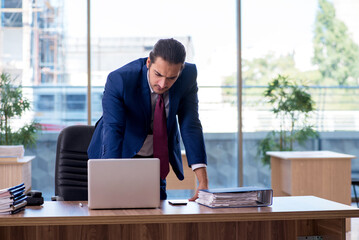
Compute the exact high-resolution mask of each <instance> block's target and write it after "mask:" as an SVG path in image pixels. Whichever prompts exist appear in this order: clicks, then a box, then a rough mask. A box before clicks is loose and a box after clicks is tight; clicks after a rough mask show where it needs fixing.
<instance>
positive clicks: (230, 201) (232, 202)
mask: <svg viewBox="0 0 359 240" xmlns="http://www.w3.org/2000/svg"><path fill="white" fill-rule="evenodd" d="M196 202H197V203H199V204H202V205H204V206H207V207H212V208H218V207H266V206H270V205H272V202H273V190H272V189H270V188H259V187H238V188H221V189H208V190H200V191H199V193H198V199H197V200H196Z"/></svg>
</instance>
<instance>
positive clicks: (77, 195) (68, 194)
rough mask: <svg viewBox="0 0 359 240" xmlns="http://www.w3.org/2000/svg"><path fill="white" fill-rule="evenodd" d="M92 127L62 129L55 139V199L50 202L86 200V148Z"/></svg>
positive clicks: (81, 126)
mask: <svg viewBox="0 0 359 240" xmlns="http://www.w3.org/2000/svg"><path fill="white" fill-rule="evenodd" d="M94 129H95V127H94V126H84V125H76V126H69V127H66V128H64V129H63V130H62V131H61V132H60V135H59V137H58V139H57V150H56V166H55V197H53V198H52V200H64V201H85V200H87V160H88V157H87V148H88V146H89V144H90V141H91V138H92V134H93V132H94Z"/></svg>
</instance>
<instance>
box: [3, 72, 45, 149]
mask: <svg viewBox="0 0 359 240" xmlns="http://www.w3.org/2000/svg"><path fill="white" fill-rule="evenodd" d="M29 109H30V102H29V100H28V99H26V98H25V97H24V96H23V93H22V86H21V85H16V84H15V79H12V78H11V77H10V75H9V74H7V73H2V74H1V75H0V145H24V146H25V147H31V146H34V145H35V143H36V136H37V133H38V131H39V130H41V126H40V124H38V123H36V122H34V121H31V122H30V123H24V124H22V126H21V127H17V129H15V128H14V126H12V122H13V120H14V119H20V118H21V116H23V114H24V113H25V112H26V111H27V110H29Z"/></svg>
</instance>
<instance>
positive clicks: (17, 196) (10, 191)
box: [0, 183, 27, 214]
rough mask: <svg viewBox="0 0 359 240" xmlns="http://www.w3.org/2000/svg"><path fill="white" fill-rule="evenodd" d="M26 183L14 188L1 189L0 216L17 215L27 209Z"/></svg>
mask: <svg viewBox="0 0 359 240" xmlns="http://www.w3.org/2000/svg"><path fill="white" fill-rule="evenodd" d="M24 192H25V185H24V183H22V184H19V185H17V186H14V187H10V188H5V189H0V214H15V213H18V212H20V211H22V210H24V209H25V206H26V204H27V202H26V198H27V197H26V196H25V195H24Z"/></svg>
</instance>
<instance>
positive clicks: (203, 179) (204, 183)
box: [188, 167, 208, 201]
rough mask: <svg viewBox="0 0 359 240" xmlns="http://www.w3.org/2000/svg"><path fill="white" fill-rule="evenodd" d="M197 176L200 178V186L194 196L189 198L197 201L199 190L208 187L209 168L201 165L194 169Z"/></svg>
mask: <svg viewBox="0 0 359 240" xmlns="http://www.w3.org/2000/svg"><path fill="white" fill-rule="evenodd" d="M194 172H195V174H196V177H197V179H198V188H197V190H196V193H195V194H194V195H193V197H192V198H190V199H188V200H189V201H195V200H196V199H197V198H198V192H199V190H202V189H208V177H207V168H206V167H201V168H197V169H196V170H194Z"/></svg>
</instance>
